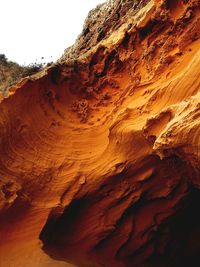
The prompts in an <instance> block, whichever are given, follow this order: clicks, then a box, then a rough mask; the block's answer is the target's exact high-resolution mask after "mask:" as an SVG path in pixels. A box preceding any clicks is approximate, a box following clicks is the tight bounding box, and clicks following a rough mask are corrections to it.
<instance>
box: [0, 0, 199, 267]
mask: <svg viewBox="0 0 200 267" xmlns="http://www.w3.org/2000/svg"><path fill="white" fill-rule="evenodd" d="M116 16H117V17H116ZM92 33H94V34H92ZM199 37H200V2H199V1H192V0H191V1H183V0H179V1H178V0H177V1H169V0H168V1H135V2H134V3H132V1H125V0H124V1H114V2H113V1H111V2H109V3H107V4H104V5H101V6H99V7H98V8H97V9H96V10H95V11H92V12H91V13H90V16H89V17H88V19H87V20H86V24H85V26H84V30H83V34H82V35H81V36H80V37H79V39H78V40H77V42H76V44H75V45H74V46H73V47H72V48H70V49H68V50H66V52H65V54H64V55H63V57H62V58H61V60H60V61H59V62H57V63H56V64H55V65H54V66H53V67H49V68H47V69H46V70H44V71H43V72H42V73H40V74H37V75H35V76H32V77H28V78H26V79H24V80H22V81H21V82H20V83H19V84H18V85H16V86H15V87H13V88H11V89H10V95H9V97H7V98H5V99H3V100H2V101H1V103H0V136H1V143H0V154H1V158H0V189H1V191H0V209H1V211H0V234H1V239H0V263H1V264H0V265H2V266H3V267H4V266H11V267H12V266H13V267H18V266H20V267H21V266H22V267H23V266H32V267H45V266H48V267H49V266H52V267H54V266H55V267H57V266H70V264H68V263H72V264H74V265H75V266H89V267H95V266H106V267H112V266H114V267H126V266H127V267H129V266H130V267H133V266H134V267H177V266H183V267H188V266H199V265H200V256H199V255H200V245H199V244H200V227H199V225H200V216H199V214H198V207H199V204H200V191H199V187H200V180H199V179H200V164H199V163H200V160H199V159H200V137H199V136H200V135H199V133H200V104H199V102H200V101H199V100H200V91H199V88H200V68H199V64H200V40H199ZM67 262H68V263H67Z"/></svg>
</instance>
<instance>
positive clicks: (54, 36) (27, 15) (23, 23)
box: [0, 0, 105, 64]
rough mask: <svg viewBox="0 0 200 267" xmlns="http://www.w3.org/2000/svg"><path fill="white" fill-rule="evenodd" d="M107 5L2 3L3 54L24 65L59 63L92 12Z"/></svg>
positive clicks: (83, 0) (55, 0)
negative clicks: (93, 9)
mask: <svg viewBox="0 0 200 267" xmlns="http://www.w3.org/2000/svg"><path fill="white" fill-rule="evenodd" d="M103 2H105V0H0V11H1V12H0V13H1V14H0V54H5V55H6V57H7V58H8V59H9V60H13V61H16V62H18V63H20V64H29V63H34V62H36V59H37V60H38V61H39V62H49V61H55V60H57V59H58V58H59V57H60V56H61V55H62V53H63V52H64V50H65V48H67V47H68V46H70V45H72V44H73V43H74V41H75V39H76V37H77V36H78V34H79V33H80V32H81V31H82V26H83V23H84V20H85V18H86V16H87V14H88V12H89V11H90V10H91V9H92V8H94V7H95V6H96V5H97V4H100V3H103ZM41 57H44V60H42V59H41Z"/></svg>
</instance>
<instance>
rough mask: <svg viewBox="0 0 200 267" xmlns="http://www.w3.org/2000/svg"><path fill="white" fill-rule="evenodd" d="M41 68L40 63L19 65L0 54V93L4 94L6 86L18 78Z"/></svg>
mask: <svg viewBox="0 0 200 267" xmlns="http://www.w3.org/2000/svg"><path fill="white" fill-rule="evenodd" d="M42 68H43V65H42V64H41V63H34V64H30V65H28V66H20V65H19V64H18V63H16V62H12V61H9V60H8V59H7V58H6V56H5V55H4V54H0V95H6V94H7V92H8V88H9V87H10V86H11V85H13V84H14V83H16V82H17V81H18V80H19V79H21V78H23V77H26V76H29V75H32V74H34V73H36V72H38V71H40V70H41V69H42Z"/></svg>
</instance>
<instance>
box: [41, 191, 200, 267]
mask: <svg viewBox="0 0 200 267" xmlns="http://www.w3.org/2000/svg"><path fill="white" fill-rule="evenodd" d="M89 205H90V203H89V202H88V200H87V199H79V200H75V201H73V202H72V204H71V205H70V206H69V207H68V208H66V209H65V211H64V213H63V214H62V215H61V216H58V215H55V214H54V215H53V214H52V215H51V216H50V217H49V219H48V221H47V223H46V225H45V226H44V228H43V230H42V232H41V234H40V239H41V240H42V242H43V245H44V248H43V249H44V250H45V252H46V253H47V254H49V255H50V256H51V257H53V258H56V259H58V260H63V259H65V260H66V258H67V257H66V255H65V253H66V250H65V248H64V247H63V246H65V244H67V243H68V235H71V234H72V235H73V231H74V229H75V228H74V223H75V224H77V221H78V219H79V217H80V219H81V215H82V213H84V212H87V209H88V208H89ZM199 206H200V190H198V189H195V188H192V189H190V191H189V193H188V195H187V197H185V198H184V200H182V201H181V202H180V203H179V205H178V207H175V209H176V212H175V215H173V216H171V217H170V218H168V219H167V220H166V221H165V222H164V223H162V224H161V225H160V226H158V229H157V231H155V233H154V236H153V238H152V239H151V242H152V241H153V245H154V252H153V253H152V254H151V256H150V257H148V258H146V257H144V262H140V263H139V265H137V263H136V264H135V265H134V266H136V267H138V266H146V267H148V266H149V267H179V266H182V267H189V266H190V267H198V266H200V213H199V211H198V210H199ZM88 227H90V226H89V225H88ZM81 231H84V229H81ZM67 245H68V244H67ZM147 245H148V244H147ZM79 249H81V248H79V247H77V251H78V250H79ZM140 253H141V254H142V253H143V252H142V248H141V251H138V252H136V253H135V252H134V251H133V254H131V255H129V256H127V258H126V259H125V261H124V262H125V265H124V266H131V263H134V259H135V256H136V258H137V254H140ZM140 258H141V257H140ZM145 258H146V259H145ZM69 261H73V260H72V259H69ZM105 266H107V265H105Z"/></svg>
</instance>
